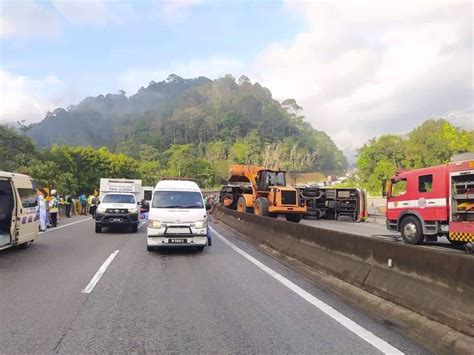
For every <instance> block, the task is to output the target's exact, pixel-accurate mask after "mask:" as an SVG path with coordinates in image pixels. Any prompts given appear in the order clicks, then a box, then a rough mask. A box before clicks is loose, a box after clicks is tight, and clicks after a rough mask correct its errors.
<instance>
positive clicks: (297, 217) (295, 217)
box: [285, 213, 303, 223]
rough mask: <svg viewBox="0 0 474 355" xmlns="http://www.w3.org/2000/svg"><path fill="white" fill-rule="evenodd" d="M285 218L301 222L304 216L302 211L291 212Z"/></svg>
mask: <svg viewBox="0 0 474 355" xmlns="http://www.w3.org/2000/svg"><path fill="white" fill-rule="evenodd" d="M285 218H286V220H287V221H288V222H293V223H299V222H300V221H301V218H303V216H302V215H301V214H300V213H291V214H290V213H289V214H286V215H285Z"/></svg>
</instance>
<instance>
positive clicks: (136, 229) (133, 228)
mask: <svg viewBox="0 0 474 355" xmlns="http://www.w3.org/2000/svg"><path fill="white" fill-rule="evenodd" d="M137 232H138V225H136V224H134V225H133V226H132V233H137Z"/></svg>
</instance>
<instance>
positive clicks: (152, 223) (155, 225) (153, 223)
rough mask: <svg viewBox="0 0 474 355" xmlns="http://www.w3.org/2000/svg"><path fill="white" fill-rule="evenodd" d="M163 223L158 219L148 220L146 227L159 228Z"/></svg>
mask: <svg viewBox="0 0 474 355" xmlns="http://www.w3.org/2000/svg"><path fill="white" fill-rule="evenodd" d="M162 227H163V225H162V224H161V222H159V221H152V220H150V219H149V220H148V228H153V229H161V228H162Z"/></svg>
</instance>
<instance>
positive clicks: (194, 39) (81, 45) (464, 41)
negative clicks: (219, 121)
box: [0, 0, 474, 158]
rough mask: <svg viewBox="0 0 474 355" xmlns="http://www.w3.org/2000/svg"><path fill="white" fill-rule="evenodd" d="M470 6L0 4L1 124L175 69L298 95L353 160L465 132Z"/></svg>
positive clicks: (224, 1)
mask: <svg viewBox="0 0 474 355" xmlns="http://www.w3.org/2000/svg"><path fill="white" fill-rule="evenodd" d="M473 12H474V8H473V2H469V1H468V2H457V1H449V0H446V1H437V0H431V1H423V0H411V1H408V0H397V1H391V0H364V1H357V0H354V1H348V0H346V1H339V0H332V1H306V2H305V1H295V0H281V1H276V0H273V1H268V0H259V1H248V0H246V1H243V0H240V1H238V0H221V1H212V0H180V1H159V0H149V1H145V0H139V1H110V0H108V1H104V0H95V1H92V0H75V1H71V0H69V1H61V0H49V1H39V0H37V1H35V0H17V1H11V0H0V122H7V121H17V120H26V121H27V122H37V121H40V120H41V119H42V118H43V117H44V115H45V113H46V112H47V111H49V110H53V109H54V108H56V107H67V106H69V105H71V104H77V103H78V102H80V101H81V100H82V99H83V98H85V97H87V96H95V95H99V94H106V93H109V92H111V93H116V92H118V91H119V90H121V89H123V90H125V91H126V92H127V94H129V95H132V94H134V93H135V92H136V91H137V90H138V89H139V88H140V87H141V86H146V85H147V84H148V83H149V82H150V81H161V80H164V79H165V78H166V77H167V76H168V75H169V74H171V73H175V74H177V75H180V76H182V77H185V78H191V77H197V76H207V77H209V78H211V79H214V78H217V77H220V76H223V75H225V74H232V75H234V76H235V77H237V78H238V77H239V76H240V75H242V74H244V75H246V76H247V77H249V78H250V79H251V80H252V81H253V82H255V81H257V82H259V83H261V84H262V85H264V86H266V87H268V88H269V89H270V90H271V91H272V93H273V96H274V97H275V98H276V99H279V100H283V99H286V98H295V99H296V100H297V102H298V103H299V105H300V106H302V107H303V113H304V115H305V116H306V118H307V120H308V121H309V122H310V123H311V124H312V125H313V127H314V128H316V129H320V130H324V131H325V132H327V133H328V134H329V135H330V136H331V137H332V138H333V140H334V141H335V142H336V144H337V145H338V146H339V147H340V148H341V149H343V150H344V152H345V153H346V154H347V155H348V156H349V158H351V156H353V154H354V152H355V150H356V149H357V148H358V147H360V146H361V145H362V144H364V142H366V141H367V140H368V139H370V138H372V137H374V136H378V135H380V134H384V133H396V134H403V133H406V132H408V131H410V130H411V129H412V128H414V127H416V126H417V125H419V124H420V123H422V122H423V121H424V120H426V119H428V118H438V117H444V118H447V119H448V120H450V122H452V123H453V124H455V125H456V126H460V127H463V128H468V129H474V108H473V102H474V95H473V93H474V90H473V89H474V81H473V71H474V64H473V63H474V58H473V47H472V45H473V31H474V30H473Z"/></svg>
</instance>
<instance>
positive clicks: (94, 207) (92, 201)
mask: <svg viewBox="0 0 474 355" xmlns="http://www.w3.org/2000/svg"><path fill="white" fill-rule="evenodd" d="M91 196H92V198H91V199H90V207H89V213H90V214H91V215H92V218H94V219H95V211H96V210H97V198H96V197H95V196H93V195H91Z"/></svg>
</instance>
